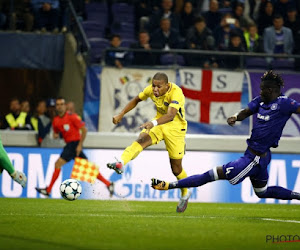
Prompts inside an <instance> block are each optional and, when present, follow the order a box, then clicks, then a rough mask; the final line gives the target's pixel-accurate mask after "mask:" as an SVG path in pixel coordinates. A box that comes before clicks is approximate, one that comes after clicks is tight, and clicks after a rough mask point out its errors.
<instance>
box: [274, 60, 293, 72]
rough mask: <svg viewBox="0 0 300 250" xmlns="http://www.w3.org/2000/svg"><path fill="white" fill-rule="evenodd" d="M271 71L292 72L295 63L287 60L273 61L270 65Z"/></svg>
mask: <svg viewBox="0 0 300 250" xmlns="http://www.w3.org/2000/svg"><path fill="white" fill-rule="evenodd" d="M271 67H272V69H285V70H294V68H295V63H294V61H292V60H289V59H274V60H273V61H272V63H271Z"/></svg>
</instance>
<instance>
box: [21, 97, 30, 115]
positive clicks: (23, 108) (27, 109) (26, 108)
mask: <svg viewBox="0 0 300 250" xmlns="http://www.w3.org/2000/svg"><path fill="white" fill-rule="evenodd" d="M21 112H25V113H27V114H29V113H30V103H29V101H28V100H24V101H22V102H21Z"/></svg>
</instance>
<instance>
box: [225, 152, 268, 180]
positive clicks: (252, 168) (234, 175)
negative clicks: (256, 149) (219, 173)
mask: <svg viewBox="0 0 300 250" xmlns="http://www.w3.org/2000/svg"><path fill="white" fill-rule="evenodd" d="M270 161H271V152H270V151H268V152H267V155H266V156H264V157H261V156H257V155H255V154H253V153H251V152H250V151H249V149H247V150H246V151H245V153H244V155H243V156H242V157H241V158H239V159H237V160H235V161H231V162H228V163H227V164H225V165H223V171H224V173H225V176H226V179H227V180H229V182H230V183H231V184H233V185H235V184H238V183H240V182H242V181H243V180H244V179H245V178H246V177H248V176H249V177H250V178H251V179H252V180H257V181H267V180H268V178H269V174H268V169H267V167H268V165H269V163H270Z"/></svg>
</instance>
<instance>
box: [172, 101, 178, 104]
mask: <svg viewBox="0 0 300 250" xmlns="http://www.w3.org/2000/svg"><path fill="white" fill-rule="evenodd" d="M171 103H175V104H179V102H177V101H171Z"/></svg>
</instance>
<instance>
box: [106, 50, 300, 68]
mask: <svg viewBox="0 0 300 250" xmlns="http://www.w3.org/2000/svg"><path fill="white" fill-rule="evenodd" d="M109 51H115V52H121V51H122V52H127V53H129V54H130V55H131V57H133V53H143V54H146V53H149V54H150V53H152V54H154V55H157V56H161V55H164V54H171V55H173V57H172V60H173V61H172V63H170V64H169V65H159V64H157V65H155V67H164V68H165V67H168V68H174V69H176V68H178V67H181V66H185V67H199V66H195V65H188V64H185V65H180V63H179V62H178V57H177V56H183V58H188V57H189V56H190V55H193V56H195V55H199V59H201V56H203V57H206V58H208V57H210V58H213V59H214V60H215V61H216V62H220V63H219V67H218V68H230V67H228V66H227V65H226V64H224V62H225V61H224V60H225V59H226V60H227V61H230V60H231V59H237V60H238V62H239V63H238V65H237V67H234V69H264V70H266V69H275V68H276V69H279V70H280V69H283V70H290V71H294V70H296V69H299V68H300V55H296V54H291V55H286V54H267V53H254V52H231V51H216V50H191V49H170V50H167V51H165V50H161V49H151V50H144V49H131V48H118V49H112V48H106V49H104V50H103V51H102V57H101V58H102V59H101V62H100V63H101V65H102V66H105V65H106V62H105V55H106V53H107V52H109ZM255 58H259V59H261V60H260V63H261V62H262V60H264V61H265V64H264V65H262V64H260V63H257V62H254V64H253V65H251V66H249V65H248V64H247V63H248V62H249V61H248V59H255ZM278 59H279V60H278ZM275 61H282V62H283V64H281V65H278V64H277V65H276V66H275V65H274V62H275ZM288 62H291V63H288ZM127 66H129V67H132V66H133V67H137V68H139V67H141V68H143V67H145V65H143V66H141V65H135V64H132V63H131V64H129V65H127Z"/></svg>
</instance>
